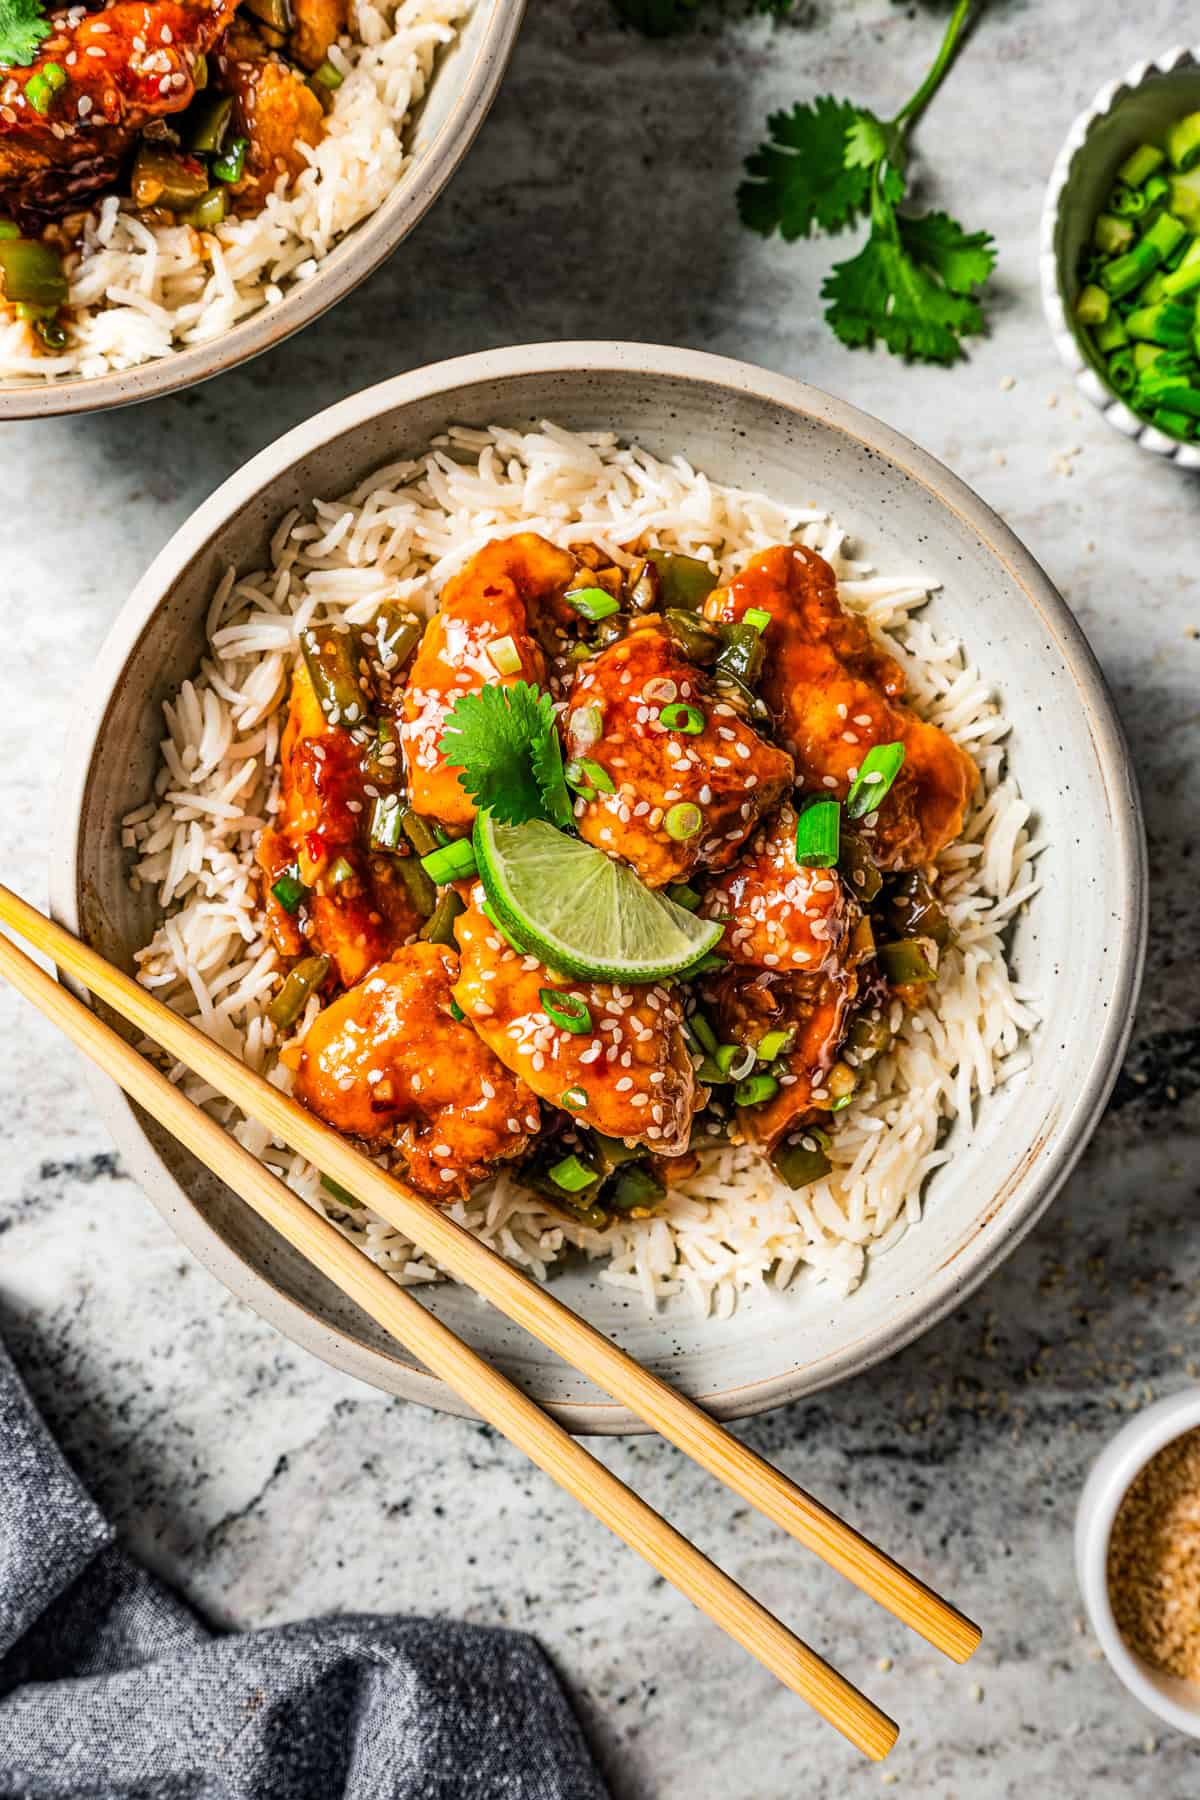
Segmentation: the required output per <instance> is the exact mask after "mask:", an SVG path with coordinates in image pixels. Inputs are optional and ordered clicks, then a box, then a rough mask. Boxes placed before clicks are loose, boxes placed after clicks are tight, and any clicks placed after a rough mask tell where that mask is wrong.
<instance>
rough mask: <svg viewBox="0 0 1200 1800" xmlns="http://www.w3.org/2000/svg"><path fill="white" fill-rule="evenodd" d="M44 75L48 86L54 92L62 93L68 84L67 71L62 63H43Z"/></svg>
mask: <svg viewBox="0 0 1200 1800" xmlns="http://www.w3.org/2000/svg"><path fill="white" fill-rule="evenodd" d="M42 75H43V77H44V79H45V82H46V86H47V87H48V88H49V89H50V92H51V93H52V94H58V93H61V92H62V90H63V88H65V87H66V85H67V71H66V70H65V69H64V68H63V67H62V65H61V63H56V62H48V63H43V64H42Z"/></svg>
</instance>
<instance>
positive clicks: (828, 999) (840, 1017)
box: [700, 806, 861, 1147]
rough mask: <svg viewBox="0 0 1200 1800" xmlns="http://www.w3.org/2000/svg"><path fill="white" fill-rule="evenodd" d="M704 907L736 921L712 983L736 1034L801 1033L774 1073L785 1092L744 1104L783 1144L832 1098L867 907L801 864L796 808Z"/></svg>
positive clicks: (764, 1136) (752, 848) (761, 1138)
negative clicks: (724, 964)
mask: <svg viewBox="0 0 1200 1800" xmlns="http://www.w3.org/2000/svg"><path fill="white" fill-rule="evenodd" d="M700 910H701V911H702V912H703V913H704V914H705V915H706V916H707V917H709V918H719V917H725V918H728V919H729V921H730V923H729V927H728V929H727V931H726V933H725V936H724V938H723V940H722V943H721V953H722V955H724V956H726V957H727V958H728V959H729V964H730V966H729V968H728V969H726V970H725V971H724V972H723V973H722V974H721V975H720V976H719V977H718V978H716V979H714V980H713V981H712V982H711V983H710V984H709V986H708V989H707V992H708V994H709V996H710V998H711V999H712V1001H713V1003H714V1005H715V1007H716V1010H717V1014H718V1018H719V1021H720V1032H721V1036H722V1037H723V1038H724V1039H726V1040H727V1041H732V1042H734V1043H739V1044H751V1045H756V1044H758V1043H759V1041H760V1040H761V1039H762V1038H763V1037H764V1036H765V1035H766V1033H767V1032H768V1031H790V1032H792V1033H793V1037H792V1042H791V1044H790V1046H789V1048H788V1049H787V1050H786V1051H785V1052H784V1054H783V1056H782V1057H781V1058H780V1059H779V1062H778V1064H777V1067H776V1069H775V1070H773V1073H776V1075H777V1079H778V1080H779V1091H778V1093H776V1094H774V1095H772V1097H771V1099H770V1100H768V1101H766V1102H765V1103H763V1104H762V1105H760V1106H751V1107H743V1108H741V1109H740V1111H739V1118H740V1120H741V1124H742V1128H743V1130H744V1131H745V1133H746V1135H747V1137H749V1138H751V1139H753V1140H755V1141H757V1142H760V1143H763V1144H765V1145H767V1146H768V1147H769V1146H771V1145H774V1144H775V1143H777V1142H778V1140H779V1139H780V1138H781V1137H782V1136H783V1135H784V1133H785V1132H786V1131H787V1130H788V1128H789V1127H790V1126H791V1125H792V1124H793V1123H794V1121H795V1120H796V1119H797V1118H798V1117H799V1116H800V1115H801V1114H807V1113H809V1112H811V1111H812V1109H813V1108H814V1105H820V1104H821V1103H822V1102H823V1103H824V1106H825V1108H826V1109H827V1108H828V1103H829V1095H828V1093H827V1091H826V1089H825V1082H826V1080H827V1079H828V1076H829V1072H830V1070H831V1069H832V1067H833V1065H834V1063H835V1062H836V1061H837V1054H838V1048H839V1045H840V1044H841V1041H842V1038H843V1036H844V1034H845V1031H846V1028H847V1025H848V1024H849V1014H850V1009H851V1007H852V1005H853V1003H854V1000H855V997H856V995H857V992H858V976H857V974H856V972H855V966H854V965H855V963H856V961H857V957H856V955H855V953H854V950H853V948H852V945H853V939H854V932H855V927H856V926H857V925H858V922H859V919H860V917H861V914H860V912H859V908H858V906H857V905H856V903H855V901H854V900H853V898H852V897H851V895H850V894H849V892H848V890H847V889H846V888H845V887H844V885H843V883H842V881H841V879H840V877H839V876H838V873H837V871H836V869H806V868H802V867H801V866H800V864H799V863H797V861H796V813H795V811H794V810H793V808H792V807H791V806H783V807H781V808H780V810H779V812H778V814H777V815H776V817H775V818H774V819H773V820H772V821H771V823H770V824H769V825H766V826H764V827H763V828H762V829H761V830H759V831H758V832H757V833H756V834H755V836H754V838H753V840H752V842H751V843H750V844H748V845H747V847H746V850H745V853H744V854H743V856H742V857H741V858H740V860H739V861H738V862H737V863H736V864H735V865H734V867H733V868H732V869H730V870H729V871H728V873H727V874H725V875H722V876H720V877H719V878H718V879H717V880H716V881H715V882H713V883H712V884H711V885H710V886H709V887H708V889H707V890H706V892H705V895H704V899H703V901H702V902H701V908H700Z"/></svg>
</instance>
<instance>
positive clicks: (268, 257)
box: [0, 0, 470, 380]
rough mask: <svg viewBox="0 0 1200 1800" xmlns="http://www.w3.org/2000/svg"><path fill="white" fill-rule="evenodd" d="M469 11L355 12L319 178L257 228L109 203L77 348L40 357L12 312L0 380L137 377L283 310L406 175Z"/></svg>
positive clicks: (3, 313)
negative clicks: (432, 85) (436, 73)
mask: <svg viewBox="0 0 1200 1800" xmlns="http://www.w3.org/2000/svg"><path fill="white" fill-rule="evenodd" d="M469 4H470V0H399V4H396V3H395V0H351V5H350V27H351V29H350V35H349V36H348V37H344V38H342V39H341V41H340V42H339V43H338V44H335V45H333V46H332V47H331V49H330V51H329V60H330V62H332V63H333V64H334V65H335V66H336V67H337V68H338V69H339V70H340V72H341V73H342V75H343V76H344V77H345V79H344V80H343V82H342V85H341V86H340V87H339V88H338V89H337V91H336V93H335V94H334V96H333V107H332V110H331V111H330V113H329V115H328V116H327V118H326V121H325V132H324V135H323V136H322V138H321V141H320V143H319V144H316V145H315V146H313V147H312V148H310V147H309V146H307V145H301V146H300V149H301V151H302V153H303V155H304V157H305V159H306V161H307V162H308V165H309V166H308V167H307V168H306V169H305V170H304V171H303V172H302V173H301V174H300V175H299V176H298V177H297V179H296V181H295V182H294V183H293V184H292V186H291V187H290V188H288V189H287V191H286V192H283V193H280V192H275V193H273V194H269V195H268V196H267V199H266V203H265V204H264V206H263V208H262V210H261V211H260V212H258V213H257V214H255V216H254V217H253V218H244V219H242V218H228V219H226V220H225V221H224V222H223V223H222V224H220V225H218V226H217V227H216V229H215V231H211V232H207V231H206V232H200V231H197V230H195V229H194V228H193V227H192V226H190V225H153V226H150V225H146V224H143V222H142V221H141V220H140V219H139V218H137V216H136V214H134V213H133V212H131V211H128V210H126V211H122V202H121V201H120V199H119V198H118V197H117V195H115V194H110V195H107V196H106V197H105V198H104V199H103V200H101V201H100V203H99V205H98V206H97V207H96V208H95V209H94V210H93V211H92V212H90V213H89V215H88V218H87V222H86V225H85V227H84V233H83V240H82V253H81V255H80V257H79V259H78V262H77V264H76V266H75V267H74V268H73V269H71V270H70V271H69V273H70V298H69V302H68V305H69V308H70V312H69V315H67V324H68V329H69V332H70V342H69V344H68V347H67V348H66V349H65V350H64V351H63V352H62V353H61V354H59V355H55V356H49V355H45V354H40V353H39V352H38V350H37V348H36V344H35V340H34V338H33V337H32V335H31V331H30V327H29V326H28V325H27V324H23V323H22V322H20V321H19V320H18V319H17V318H16V317H15V315H14V314H13V313H11V312H9V311H7V309H5V308H4V306H3V305H2V304H0V379H3V378H5V377H10V376H36V377H41V378H44V379H50V380H53V379H55V378H57V377H60V376H67V375H82V376H87V377H91V376H96V375H103V374H105V373H106V372H107V371H108V370H110V369H129V368H132V367H133V366H134V365H135V364H136V363H143V362H149V361H152V360H153V359H154V358H155V357H159V356H167V355H168V354H169V353H170V352H171V350H172V349H173V348H175V347H176V346H183V345H188V344H202V343H207V342H208V341H210V340H211V339H212V338H215V337H220V336H221V335H222V333H223V332H226V331H229V330H230V329H231V328H232V327H233V326H234V325H236V324H237V323H238V321H239V320H241V319H244V318H246V317H248V316H249V314H250V313H253V312H257V311H258V310H259V308H260V307H263V306H278V304H279V302H280V301H281V300H282V299H283V297H284V293H285V292H286V290H287V288H288V287H290V286H292V285H293V284H294V283H296V282H302V281H308V280H310V279H311V277H312V276H313V275H315V273H316V271H317V268H318V266H319V265H320V262H321V260H322V258H323V257H324V256H326V255H327V254H328V252H329V251H330V250H331V249H332V248H333V246H334V244H336V243H337V241H338V239H339V238H341V237H343V236H344V235H345V233H346V232H347V231H349V230H350V229H351V227H352V226H354V225H357V224H358V223H359V222H360V220H362V219H365V218H367V217H368V216H369V215H370V214H371V213H373V212H374V211H375V210H376V208H377V207H379V206H380V205H381V204H382V202H383V201H384V200H386V199H387V197H388V195H389V194H390V193H391V192H392V191H393V190H394V188H395V186H396V184H397V182H398V181H400V180H401V179H402V177H403V176H404V174H405V171H406V170H407V168H408V165H409V163H410V161H411V157H410V156H409V153H408V151H407V149H406V147H405V143H404V127H405V124H406V122H407V120H408V116H409V114H410V112H411V111H412V109H413V107H414V106H416V105H417V103H418V101H419V100H420V99H421V98H422V96H423V95H424V93H425V90H426V88H427V87H428V85H429V79H430V76H431V74H432V72H433V67H434V61H435V59H436V57H437V55H438V52H439V51H440V50H441V49H442V48H443V47H444V46H445V45H446V44H448V43H449V42H450V40H451V39H452V38H453V37H454V36H455V33H456V32H457V30H458V27H459V24H460V22H461V20H462V18H463V16H464V14H465V13H466V11H467V9H468V6H469ZM126 206H128V202H126Z"/></svg>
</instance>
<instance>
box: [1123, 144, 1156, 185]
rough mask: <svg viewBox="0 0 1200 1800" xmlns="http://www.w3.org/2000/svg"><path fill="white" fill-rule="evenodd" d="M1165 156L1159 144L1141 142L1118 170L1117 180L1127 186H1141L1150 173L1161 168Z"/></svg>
mask: <svg viewBox="0 0 1200 1800" xmlns="http://www.w3.org/2000/svg"><path fill="white" fill-rule="evenodd" d="M1163 160H1164V157H1163V152H1162V151H1161V150H1160V149H1159V147H1158V145H1157V144H1139V145H1138V147H1137V149H1136V150H1131V151H1130V152H1129V155H1128V156H1127V157H1126V158H1125V161H1124V162H1123V163H1122V164H1121V166H1120V168H1119V169H1118V170H1117V180H1118V181H1123V182H1124V183H1125V185H1126V187H1141V185H1142V183H1143V181H1145V179H1146V177H1147V176H1148V175H1153V173H1154V171H1155V169H1158V168H1161V166H1162V163H1163Z"/></svg>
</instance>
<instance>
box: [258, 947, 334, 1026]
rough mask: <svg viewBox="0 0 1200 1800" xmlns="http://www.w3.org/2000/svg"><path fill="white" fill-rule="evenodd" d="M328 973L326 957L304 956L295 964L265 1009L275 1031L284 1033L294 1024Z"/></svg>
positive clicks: (327, 959)
mask: <svg viewBox="0 0 1200 1800" xmlns="http://www.w3.org/2000/svg"><path fill="white" fill-rule="evenodd" d="M328 973H329V958H328V957H327V956H306V957H305V958H304V960H303V961H302V962H298V963H297V964H296V966H295V968H294V969H293V970H292V972H291V974H290V975H289V976H288V978H287V980H286V981H285V982H284V984H283V986H282V987H281V988H280V990H279V992H278V993H277V994H276V996H275V998H274V999H273V1000H272V1002H271V1004H270V1006H268V1008H267V1017H268V1019H270V1021H271V1023H272V1025H274V1027H275V1029H276V1030H277V1031H286V1030H287V1029H288V1027H289V1025H294V1024H295V1023H296V1020H297V1019H298V1018H299V1017H300V1014H301V1013H302V1012H303V1011H304V1008H305V1006H306V1005H307V1004H308V1001H309V998H310V996H311V995H313V994H315V993H316V991H317V989H318V988H319V987H320V985H321V983H322V982H323V981H324V979H325V977H326V975H328Z"/></svg>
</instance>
